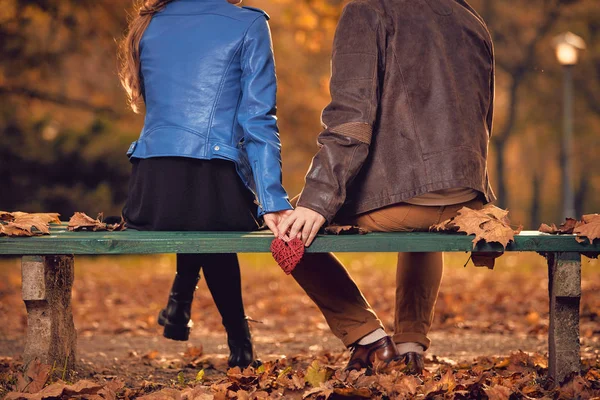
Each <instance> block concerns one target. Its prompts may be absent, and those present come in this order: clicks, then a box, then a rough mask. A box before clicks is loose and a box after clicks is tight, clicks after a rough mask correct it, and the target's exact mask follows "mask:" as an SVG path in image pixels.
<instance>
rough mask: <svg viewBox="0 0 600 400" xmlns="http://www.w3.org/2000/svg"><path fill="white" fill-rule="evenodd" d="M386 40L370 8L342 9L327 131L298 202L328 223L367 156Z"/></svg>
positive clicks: (325, 124)
mask: <svg viewBox="0 0 600 400" xmlns="http://www.w3.org/2000/svg"><path fill="white" fill-rule="evenodd" d="M384 38H385V36H384V32H383V27H382V26H381V23H380V18H379V15H378V14H377V12H376V11H375V10H374V9H372V8H371V7H370V6H369V5H367V4H364V3H361V2H353V3H350V4H348V5H347V6H346V7H345V8H344V11H343V12H342V16H341V17H340V21H339V22H338V26H337V29H336V33H335V38H334V43H333V56H332V61H331V67H332V70H331V82H330V91H331V102H330V103H329V105H328V106H327V107H326V108H325V109H324V110H323V115H322V122H323V127H324V129H325V130H324V131H323V132H321V134H320V135H319V138H318V144H319V147H320V149H319V151H318V152H317V154H316V155H315V157H314V158H313V160H312V164H311V166H310V168H309V171H308V174H307V175H306V183H305V186H304V189H303V190H302V194H301V195H300V199H299V200H298V206H302V207H306V208H310V209H312V210H313V211H316V212H318V213H319V214H321V215H323V216H324V217H325V218H326V219H327V221H328V222H331V221H332V219H333V218H334V217H335V214H336V213H337V212H338V210H339V209H340V208H341V206H342V205H343V204H344V201H345V200H346V189H347V187H348V186H349V185H350V183H351V182H352V180H353V179H354V178H355V177H356V175H357V174H358V172H359V171H360V169H361V167H362V165H363V164H364V162H365V160H366V158H367V156H368V154H369V146H370V143H371V137H372V133H373V125H374V123H375V119H376V116H377V107H378V103H379V97H380V93H379V63H380V60H381V58H382V54H381V51H382V50H381V49H382V46H381V43H382V42H383V40H384Z"/></svg>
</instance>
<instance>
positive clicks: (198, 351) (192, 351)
mask: <svg viewBox="0 0 600 400" xmlns="http://www.w3.org/2000/svg"><path fill="white" fill-rule="evenodd" d="M203 353H204V349H203V348H202V345H200V346H198V347H196V346H190V347H188V348H187V349H186V351H185V353H183V357H185V358H198V357H200V356H201V355H202V354H203Z"/></svg>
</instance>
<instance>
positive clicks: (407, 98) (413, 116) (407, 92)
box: [392, 49, 429, 176]
mask: <svg viewBox="0 0 600 400" xmlns="http://www.w3.org/2000/svg"><path fill="white" fill-rule="evenodd" d="M392 54H393V55H394V61H396V65H397V66H398V71H400V79H401V80H402V88H403V89H404V93H406V102H407V103H408V108H409V110H410V120H411V124H412V126H413V135H414V137H417V123H416V119H415V113H414V107H413V104H412V99H411V96H410V93H409V91H408V87H407V86H406V80H405V79H404V71H403V70H402V66H401V65H400V63H399V62H398V56H397V54H396V50H395V49H392ZM416 142H417V145H418V146H419V151H420V152H421V154H420V156H421V158H422V157H423V147H422V146H421V143H420V142H419V141H418V140H417V141H416ZM423 168H424V169H425V176H429V172H428V171H427V167H426V166H423Z"/></svg>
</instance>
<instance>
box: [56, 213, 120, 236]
mask: <svg viewBox="0 0 600 400" xmlns="http://www.w3.org/2000/svg"><path fill="white" fill-rule="evenodd" d="M103 217H104V214H102V213H100V214H98V217H97V218H96V219H93V218H92V217H90V216H88V215H86V214H85V213H82V212H76V213H75V214H74V215H73V216H72V217H71V219H70V220H69V225H68V226H67V229H68V230H70V231H78V230H82V229H85V230H92V231H94V232H97V231H122V230H124V229H125V221H124V220H123V219H122V218H121V222H119V223H115V224H106V223H104V222H102V219H103Z"/></svg>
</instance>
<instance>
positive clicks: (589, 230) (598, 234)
mask: <svg viewBox="0 0 600 400" xmlns="http://www.w3.org/2000/svg"><path fill="white" fill-rule="evenodd" d="M573 233H575V234H577V238H578V239H583V237H586V238H587V239H588V240H589V241H590V244H592V243H593V242H594V240H596V239H600V215H599V214H588V215H584V216H583V224H580V225H578V226H577V227H576V228H575V229H574V230H573ZM578 241H579V240H578Z"/></svg>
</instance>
